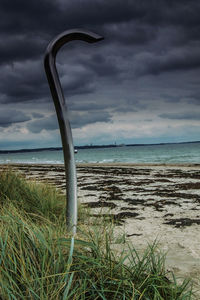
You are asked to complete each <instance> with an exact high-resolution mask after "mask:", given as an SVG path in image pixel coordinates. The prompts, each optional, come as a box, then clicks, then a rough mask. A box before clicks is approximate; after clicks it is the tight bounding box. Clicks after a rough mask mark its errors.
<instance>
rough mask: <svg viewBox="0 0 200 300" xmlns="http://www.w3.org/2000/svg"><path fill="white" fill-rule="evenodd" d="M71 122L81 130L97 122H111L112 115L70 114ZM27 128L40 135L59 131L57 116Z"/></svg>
mask: <svg viewBox="0 0 200 300" xmlns="http://www.w3.org/2000/svg"><path fill="white" fill-rule="evenodd" d="M69 118H70V122H71V126H72V128H81V127H83V126H84V125H87V124H92V123H97V122H110V121H111V115H110V114H109V113H107V112H99V111H90V112H84V113H83V112H70V116H69ZM27 128H28V129H29V130H30V131H31V132H33V133H39V132H41V131H42V130H43V129H45V130H56V129H58V121H57V118H56V115H55V114H53V115H50V116H48V117H46V118H43V119H40V120H36V121H31V122H29V123H28V124H27Z"/></svg>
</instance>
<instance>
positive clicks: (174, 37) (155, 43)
mask: <svg viewBox="0 0 200 300" xmlns="http://www.w3.org/2000/svg"><path fill="white" fill-rule="evenodd" d="M199 15H200V2H199V1H196V0H191V1H188V0H177V1H174V0H168V1H166V0H157V1H150V0H144V1H136V0H109V1H108V0H84V1H81V0H73V1H65V0H41V1H33V0H29V1H26V0H15V1H12V3H11V1H8V0H1V2H0V64H1V73H0V103H10V104H12V105H13V107H14V109H16V111H17V113H16V118H14V115H13V114H12V111H10V113H11V115H10V119H9V116H8V115H7V116H8V123H7V124H13V123H14V122H15V123H17V122H20V121H19V120H23V119H24V120H26V121H28V120H30V119H26V118H28V117H27V116H26V114H24V113H23V112H21V117H20V115H19V112H20V111H19V110H17V105H19V103H23V104H24V103H26V102H29V103H34V104H35V105H38V109H36V110H37V111H39V107H42V111H41V113H40V114H37V113H31V112H30V114H32V117H33V118H35V119H37V120H32V121H30V122H28V125H27V126H28V128H29V130H30V131H32V132H34V133H39V132H40V131H41V130H42V129H46V130H55V129H57V128H58V126H57V120H56V118H55V116H54V117H53V116H49V117H46V112H45V105H47V106H48V103H49V102H52V99H51V95H50V92H49V87H48V84H47V80H46V76H45V72H44V67H43V55H44V52H45V49H46V46H47V44H48V42H49V41H50V40H51V39H52V38H53V37H54V36H55V35H57V34H59V33H60V32H62V31H64V30H66V29H71V28H77V27H81V28H85V29H89V30H92V31H94V32H97V33H99V34H100V35H102V36H104V37H105V40H104V41H101V42H100V43H97V44H94V45H92V46H89V47H88V45H87V43H86V45H82V44H81V43H80V44H78V45H77V43H70V44H69V45H67V46H66V49H63V50H61V51H60V52H61V54H59V55H58V58H57V66H58V71H59V74H60V78H61V83H62V86H63V90H64V93H65V95H66V97H72V96H75V95H76V96H77V99H78V100H77V101H76V102H73V101H74V98H73V101H71V102H70V101H69V102H70V105H69V106H70V109H72V110H73V111H72V127H74V128H78V127H81V126H84V125H86V124H91V123H95V122H110V120H111V115H110V111H111V110H109V109H110V108H112V112H113V113H119V112H121V113H123V112H136V111H140V110H142V109H145V108H146V104H144V103H143V102H142V101H143V100H144V98H145V97H146V99H153V98H154V96H155V94H156V93H155V87H156V88H157V90H158V91H159V93H160V96H159V97H157V98H156V99H157V100H156V101H158V102H161V101H163V102H165V103H166V102H167V103H168V104H169V103H170V102H171V103H178V102H179V103H181V101H185V103H186V102H187V101H188V103H189V102H190V103H193V105H197V104H199V99H200V97H199V88H198V84H199V79H198V78H199V77H198V76H199V69H200V54H199V53H200V51H199V49H200V18H199ZM82 43H83V42H82ZM83 44H84V43H83ZM92 51H93V52H92ZM184 72H191V78H190V81H193V80H194V79H195V80H196V85H195V86H194V85H191V84H190V82H189V80H188V77H185V78H183V82H181V84H182V85H183V87H184V88H183V91H182V92H180V91H176V92H175V93H174V89H172V90H170V86H169V87H167V88H168V91H167V94H165V92H166V91H162V87H163V85H167V83H168V81H169V79H170V76H174V77H173V78H175V75H177V78H178V77H179V75H181V76H182V75H183V73H184ZM192 72H193V73H192ZM188 76H189V75H188ZM161 77H162V78H161ZM144 78H151V80H149V81H148V80H146V81H142V80H144ZM160 78H161V79H160ZM181 78H182V77H181ZM140 80H141V81H140ZM180 80H181V79H180ZM141 82H142V83H141ZM155 82H156V83H155ZM163 82H164V84H163ZM133 86H134V88H135V89H134V90H133ZM137 87H139V88H138V89H137ZM122 89H124V94H123V95H121V93H120V92H121V90H122ZM115 90H116V91H115ZM138 90H141V91H142V92H141V93H139V92H138ZM160 91H162V92H160ZM118 94H119V95H118ZM105 95H106V96H105ZM190 95H191V96H190ZM81 97H82V98H81ZM120 98H121V100H120ZM97 101H98V102H97ZM44 104H45V105H44ZM40 105H41V106H40ZM42 105H43V106H42ZM75 112H76V114H75ZM23 114H24V115H23ZM17 116H18V118H19V119H17ZM192 116H193V119H196V120H197V119H198V118H197V115H196V112H194V113H191V112H190V113H187V112H186V113H185V116H184V114H182V116H181V115H178V114H175V113H174V115H173V114H160V117H161V118H168V119H185V120H187V119H189V118H190V117H191V119H192ZM2 118H3V116H2ZM147 119H148V118H147ZM14 120H16V121H14ZM4 122H5V119H3V123H2V124H6V123H4ZM6 126H8V125H6Z"/></svg>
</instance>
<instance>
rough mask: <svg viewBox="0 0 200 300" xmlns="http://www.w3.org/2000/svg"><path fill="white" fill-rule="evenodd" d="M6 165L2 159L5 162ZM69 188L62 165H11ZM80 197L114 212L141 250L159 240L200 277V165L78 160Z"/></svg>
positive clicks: (171, 263)
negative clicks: (91, 162) (108, 162)
mask: <svg viewBox="0 0 200 300" xmlns="http://www.w3.org/2000/svg"><path fill="white" fill-rule="evenodd" d="M4 167H5V166H4V165H2V166H1V168H4ZM12 168H14V169H16V170H19V171H20V172H22V173H23V174H25V176H26V178H30V179H37V180H39V181H45V182H46V181H47V182H49V183H51V184H53V185H55V186H56V187H58V188H59V189H61V190H63V192H65V175H64V166H63V165H23V164H20V165H17V164H16V165H12ZM77 177H78V198H79V201H80V202H81V203H82V205H84V206H87V207H90V208H91V210H90V211H91V216H95V217H99V215H100V214H101V215H102V214H103V215H104V216H105V217H108V218H109V216H110V215H113V216H114V222H115V224H116V226H115V228H116V232H117V233H118V234H123V233H125V238H126V240H127V241H130V242H131V243H133V244H134V246H135V247H136V249H138V250H142V249H144V248H145V247H146V246H147V243H152V242H153V241H154V240H155V239H157V241H158V245H159V248H160V249H162V250H164V251H165V252H166V253H167V259H166V265H167V269H168V270H173V271H174V272H175V274H176V275H177V276H181V277H184V278H185V277H192V278H193V280H194V283H195V285H199V281H200V165H199V164H196V165H192V164H182V165H151V164H149V165H142V164H140V165H139V164H138V165H134V164H110V165H108V164H107V165H103V164H98V165H97V164H96V165H95V164H87V165H86V164H84V165H77Z"/></svg>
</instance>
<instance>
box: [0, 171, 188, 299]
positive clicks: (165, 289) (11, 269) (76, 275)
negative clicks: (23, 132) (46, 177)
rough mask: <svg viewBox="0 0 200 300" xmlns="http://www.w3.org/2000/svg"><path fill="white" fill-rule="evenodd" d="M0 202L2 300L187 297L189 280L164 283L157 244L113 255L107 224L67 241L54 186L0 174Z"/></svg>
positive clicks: (81, 229) (61, 198)
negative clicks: (139, 251)
mask: <svg viewBox="0 0 200 300" xmlns="http://www.w3.org/2000/svg"><path fill="white" fill-rule="evenodd" d="M0 203H1V204H0V298H1V299H17V300H18V299H34V300H35V299H50V300H51V299H52V300H53V299H76V300H79V299H80V300H83V299H88V300H90V299H91V300H94V299H106V300H107V299H113V300H118V299H120V300H121V299H133V300H139V299H145V300H163V299H167V300H168V299H169V300H170V299H171V300H175V299H177V300H180V299H182V300H189V299H192V292H191V289H190V285H189V282H188V281H184V282H183V283H182V284H177V282H176V279H175V277H173V278H174V279H173V280H169V279H168V273H166V271H165V265H164V262H165V257H164V255H162V254H161V253H159V251H157V248H156V244H154V245H152V246H149V247H148V248H147V249H146V251H145V253H144V254H143V255H139V254H138V253H137V251H136V250H135V249H134V247H132V246H129V247H128V251H121V252H120V253H119V252H117V251H115V250H113V249H112V245H113V240H114V238H113V236H112V228H111V227H109V224H108V223H107V222H106V223H104V224H98V225H99V226H96V225H95V224H93V226H90V227H88V228H87V229H86V226H85V225H80V227H79V232H78V235H77V237H76V239H74V238H73V237H70V236H68V235H67V234H66V231H65V222H64V221H65V220H64V218H65V213H64V207H65V196H63V195H61V194H59V193H58V192H57V191H56V190H55V189H53V188H52V187H49V186H47V185H42V184H36V183H31V182H26V181H25V180H24V179H23V178H21V177H20V176H19V175H18V174H15V173H12V172H10V171H8V172H2V173H1V174H0ZM81 213H82V214H83V213H86V211H84V210H81ZM82 219H84V218H83V216H80V220H82Z"/></svg>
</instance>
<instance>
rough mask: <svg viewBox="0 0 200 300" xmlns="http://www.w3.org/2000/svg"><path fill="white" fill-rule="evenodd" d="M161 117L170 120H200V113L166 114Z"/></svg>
mask: <svg viewBox="0 0 200 300" xmlns="http://www.w3.org/2000/svg"><path fill="white" fill-rule="evenodd" d="M159 117H160V118H164V119H170V120H200V112H185V113H164V114H160V115H159Z"/></svg>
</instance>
